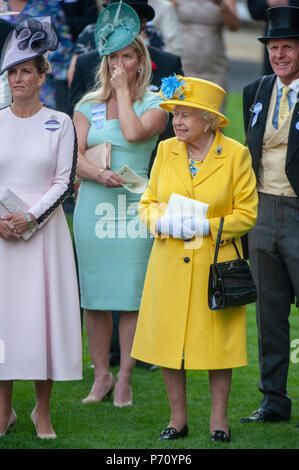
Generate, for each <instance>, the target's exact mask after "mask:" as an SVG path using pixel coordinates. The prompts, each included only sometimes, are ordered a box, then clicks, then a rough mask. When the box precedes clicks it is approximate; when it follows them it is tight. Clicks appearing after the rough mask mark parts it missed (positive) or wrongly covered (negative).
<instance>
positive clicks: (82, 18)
mask: <svg viewBox="0 0 299 470" xmlns="http://www.w3.org/2000/svg"><path fill="white" fill-rule="evenodd" d="M58 2H59V3H60V4H61V6H62V9H63V11H64V14H65V18H66V21H67V24H68V26H69V28H70V32H71V35H72V38H73V41H74V42H75V41H76V39H77V37H78V35H79V34H80V33H81V32H82V31H83V29H84V28H85V27H86V26H88V25H89V24H92V23H95V22H96V21H97V18H98V6H97V3H98V1H97V0H58Z"/></svg>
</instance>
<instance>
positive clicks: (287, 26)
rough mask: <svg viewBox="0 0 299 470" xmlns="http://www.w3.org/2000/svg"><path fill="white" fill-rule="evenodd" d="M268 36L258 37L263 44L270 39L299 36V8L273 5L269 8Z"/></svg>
mask: <svg viewBox="0 0 299 470" xmlns="http://www.w3.org/2000/svg"><path fill="white" fill-rule="evenodd" d="M267 17H268V30H267V36H263V37H260V38H258V40H259V41H261V42H262V43H263V44H266V43H267V42H268V41H269V39H280V38H299V8H298V7H290V6H288V7H273V8H269V9H268V10H267Z"/></svg>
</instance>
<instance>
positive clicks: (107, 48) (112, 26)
mask: <svg viewBox="0 0 299 470" xmlns="http://www.w3.org/2000/svg"><path fill="white" fill-rule="evenodd" d="M139 32H140V20H139V18H138V15H137V13H136V12H135V10H133V8H131V7H130V6H129V5H127V4H125V3H122V1H120V2H119V3H112V4H110V5H109V6H108V7H106V8H105V9H104V10H103V11H102V13H101V14H100V16H99V17H98V20H97V23H96V28H95V43H96V47H97V50H98V53H99V54H100V55H101V56H105V55H109V54H111V53H112V52H116V51H119V50H120V49H123V48H124V47H127V46H129V44H131V43H132V42H133V41H134V39H135V38H136V37H137V36H138V34H139Z"/></svg>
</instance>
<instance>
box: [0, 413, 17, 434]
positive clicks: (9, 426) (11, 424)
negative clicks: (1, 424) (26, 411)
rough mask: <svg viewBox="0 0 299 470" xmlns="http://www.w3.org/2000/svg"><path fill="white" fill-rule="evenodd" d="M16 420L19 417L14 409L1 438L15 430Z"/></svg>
mask: <svg viewBox="0 0 299 470" xmlns="http://www.w3.org/2000/svg"><path fill="white" fill-rule="evenodd" d="M16 419H17V415H16V413H15V410H14V409H13V408H12V410H11V414H10V417H9V420H8V423H7V426H6V428H5V431H4V432H1V433H0V437H1V436H5V434H6V433H7V432H8V431H9V430H11V429H12V428H13V425H14V424H15V422H16Z"/></svg>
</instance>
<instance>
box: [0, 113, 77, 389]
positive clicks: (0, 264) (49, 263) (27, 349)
mask: <svg viewBox="0 0 299 470" xmlns="http://www.w3.org/2000/svg"><path fill="white" fill-rule="evenodd" d="M53 115H54V117H55V118H56V120H57V121H58V123H59V124H60V127H59V129H57V130H55V131H50V130H48V129H46V128H45V123H46V122H47V121H48V120H50V119H51V118H53ZM73 147H74V131H73V125H72V122H71V120H70V118H69V117H68V116H67V115H66V114H64V113H59V112H57V111H53V110H50V109H47V108H42V109H41V110H40V111H39V112H38V113H37V114H35V115H34V116H32V117H30V118H26V119H22V118H18V117H16V116H15V115H14V114H13V113H12V112H11V110H10V108H6V109H3V110H1V111H0V191H1V190H2V189H6V188H10V189H11V190H13V191H14V192H15V193H16V194H17V195H18V196H19V197H21V198H22V199H23V200H24V201H25V202H27V204H28V205H29V206H30V208H31V209H30V210H31V212H32V213H33V214H34V215H35V217H39V216H40V215H41V214H43V213H44V211H45V210H46V209H48V208H49V207H51V206H52V205H53V204H54V203H55V201H57V199H58V198H59V197H60V195H62V194H63V193H64V192H65V190H66V188H67V185H68V182H69V178H70V171H71V167H72V161H73ZM0 342H1V345H2V348H3V346H4V363H2V364H1V363H0V380H10V379H36V380H45V379H52V380H77V379H81V378H82V372H81V369H82V364H81V322H80V309H79V300H78V288H77V279H76V269H75V263H74V254H73V248H72V242H71V238H70V234H69V230H68V226H67V222H66V219H65V216H64V212H63V209H62V206H61V205H60V206H59V207H58V208H57V209H55V211H54V212H53V214H52V215H51V217H49V218H48V219H47V220H46V222H45V224H44V225H43V226H42V227H41V228H40V229H39V230H38V232H37V233H36V234H35V235H34V236H32V237H31V238H30V239H29V240H28V241H23V240H22V239H21V240H20V241H17V242H11V241H10V242H9V241H6V240H3V239H2V238H0ZM0 360H1V358H0ZM2 360H3V357H2Z"/></svg>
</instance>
